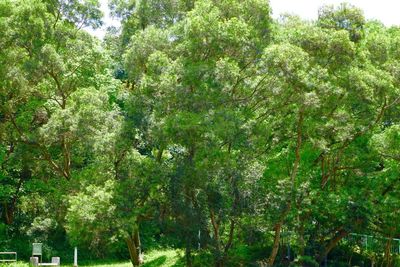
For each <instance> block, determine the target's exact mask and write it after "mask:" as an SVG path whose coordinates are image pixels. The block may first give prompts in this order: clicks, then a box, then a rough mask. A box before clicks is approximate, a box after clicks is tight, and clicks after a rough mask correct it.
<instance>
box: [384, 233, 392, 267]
mask: <svg viewBox="0 0 400 267" xmlns="http://www.w3.org/2000/svg"><path fill="white" fill-rule="evenodd" d="M391 246H392V238H391V237H390V238H389V239H388V240H387V242H386V246H385V261H386V266H388V267H389V266H391V253H390V248H391Z"/></svg>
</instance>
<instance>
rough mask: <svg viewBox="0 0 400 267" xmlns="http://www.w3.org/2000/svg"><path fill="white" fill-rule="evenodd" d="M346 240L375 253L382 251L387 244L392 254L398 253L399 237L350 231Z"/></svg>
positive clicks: (399, 248)
mask: <svg viewBox="0 0 400 267" xmlns="http://www.w3.org/2000/svg"><path fill="white" fill-rule="evenodd" d="M346 241H347V242H349V243H350V244H352V245H356V246H358V247H359V248H360V250H364V251H371V252H376V253H380V252H384V251H385V249H386V248H387V246H388V245H389V246H390V252H391V253H392V254H400V239H397V238H391V239H389V238H386V237H377V236H371V235H363V234H355V233H351V234H350V235H349V236H348V237H347V238H346Z"/></svg>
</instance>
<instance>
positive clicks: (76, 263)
mask: <svg viewBox="0 0 400 267" xmlns="http://www.w3.org/2000/svg"><path fill="white" fill-rule="evenodd" d="M74 267H78V249H77V248H76V247H75V249H74Z"/></svg>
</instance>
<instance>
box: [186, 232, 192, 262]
mask: <svg viewBox="0 0 400 267" xmlns="http://www.w3.org/2000/svg"><path fill="white" fill-rule="evenodd" d="M185 256H186V266H187V267H192V266H193V260H192V245H191V239H190V237H189V236H187V237H186V249H185Z"/></svg>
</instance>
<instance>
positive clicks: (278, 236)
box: [267, 221, 283, 266]
mask: <svg viewBox="0 0 400 267" xmlns="http://www.w3.org/2000/svg"><path fill="white" fill-rule="evenodd" d="M282 225H283V221H280V222H278V223H277V224H276V225H275V236H274V244H273V246H272V251H271V255H270V256H269V258H268V264H267V266H274V262H275V258H276V255H277V254H278V250H279V242H280V240H281V229H282Z"/></svg>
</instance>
